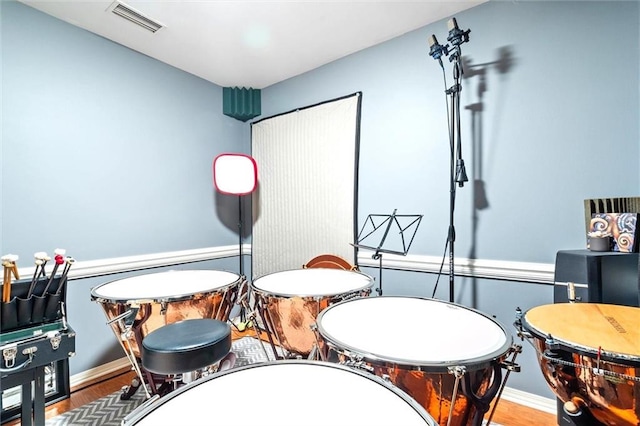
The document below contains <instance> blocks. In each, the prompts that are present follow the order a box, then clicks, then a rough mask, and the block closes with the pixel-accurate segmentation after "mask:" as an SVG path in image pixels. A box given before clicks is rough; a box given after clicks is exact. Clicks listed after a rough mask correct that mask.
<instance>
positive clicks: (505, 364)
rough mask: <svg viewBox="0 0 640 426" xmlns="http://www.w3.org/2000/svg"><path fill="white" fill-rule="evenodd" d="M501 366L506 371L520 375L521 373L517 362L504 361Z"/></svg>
mask: <svg viewBox="0 0 640 426" xmlns="http://www.w3.org/2000/svg"><path fill="white" fill-rule="evenodd" d="M500 365H501V366H502V368H504V369H505V370H508V371H515V372H516V373H519V372H520V365H519V364H516V363H515V362H513V361H507V360H504V361H502V363H501V364H500Z"/></svg>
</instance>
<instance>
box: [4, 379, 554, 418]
mask: <svg viewBox="0 0 640 426" xmlns="http://www.w3.org/2000/svg"><path fill="white" fill-rule="evenodd" d="M133 377H135V374H134V373H133V372H132V371H131V372H126V373H123V374H120V375H118V376H116V377H112V378H110V379H107V380H104V381H101V382H98V383H95V384H93V385H91V386H88V387H85V388H84V389H79V390H75V391H73V392H72V393H71V397H70V398H68V399H66V400H64V401H61V402H58V403H56V404H52V405H50V406H49V407H47V410H46V418H47V419H50V418H52V417H55V416H57V415H59V414H62V413H64V412H65V411H69V410H73V409H74V408H77V407H80V406H82V405H84V404H87V403H89V402H91V401H94V400H96V399H99V398H102V397H103V396H107V395H109V394H111V393H113V392H116V391H118V390H120V389H122V387H123V386H127V385H129V384H130V383H131V379H132V378H133ZM492 421H493V422H495V423H499V424H501V425H504V426H529V425H532V424H534V425H537V426H557V422H556V416H555V415H553V414H549V413H545V412H542V411H538V410H534V409H532V408H529V407H525V406H521V405H518V404H514V403H512V402H510V401H506V400H504V399H502V400H500V401H499V403H498V406H497V408H496V411H495V414H494V416H493V420H492ZM19 424H20V422H19V421H17V420H16V421H12V422H8V423H7V424H6V426H13V425H19Z"/></svg>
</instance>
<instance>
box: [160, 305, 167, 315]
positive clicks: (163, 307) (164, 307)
mask: <svg viewBox="0 0 640 426" xmlns="http://www.w3.org/2000/svg"><path fill="white" fill-rule="evenodd" d="M166 314H167V302H160V315H166Z"/></svg>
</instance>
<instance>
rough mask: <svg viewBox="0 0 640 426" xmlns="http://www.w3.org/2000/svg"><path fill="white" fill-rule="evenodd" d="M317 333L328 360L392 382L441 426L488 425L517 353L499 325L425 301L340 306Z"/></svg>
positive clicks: (323, 316) (325, 315) (383, 299)
mask: <svg viewBox="0 0 640 426" xmlns="http://www.w3.org/2000/svg"><path fill="white" fill-rule="evenodd" d="M316 328H317V333H318V339H319V341H320V342H319V346H320V349H319V353H320V355H321V357H322V359H323V360H326V361H331V362H339V363H343V364H346V365H350V366H353V367H356V368H362V369H365V370H368V371H370V372H371V373H373V374H375V375H377V376H380V377H389V379H390V380H391V382H392V383H393V384H394V385H395V386H397V387H399V388H400V389H402V390H404V391H405V392H406V393H407V394H409V395H411V396H412V397H413V398H414V399H415V400H416V401H417V402H418V403H419V404H420V405H422V406H423V407H424V408H425V409H426V411H427V412H428V413H429V414H430V415H431V416H433V418H434V419H435V420H436V421H437V422H438V423H439V424H440V425H447V424H451V425H466V424H474V425H480V424H481V423H482V419H483V416H484V414H485V413H486V412H487V410H488V408H489V404H490V403H491V401H492V400H493V399H494V397H495V396H496V394H497V391H498V390H499V388H500V386H501V384H502V383H501V382H502V373H501V368H503V365H502V364H503V361H505V360H506V358H507V356H508V355H509V354H510V353H511V352H512V344H511V343H512V340H513V339H512V337H511V335H507V333H506V330H505V328H504V327H503V326H502V325H501V324H500V323H498V322H497V321H496V320H495V319H493V318H490V317H488V316H486V315H484V314H482V313H480V312H478V311H476V310H473V309H470V308H466V307H464V306H461V305H457V304H453V303H447V302H442V301H439V300H434V299H427V298H419V297H396V296H379V297H369V298H366V299H357V300H349V301H346V302H342V303H337V304H335V305H333V306H330V307H329V308H327V309H325V310H324V311H323V312H321V313H320V315H319V316H318V321H317V327H316ZM449 417H451V422H450V423H449Z"/></svg>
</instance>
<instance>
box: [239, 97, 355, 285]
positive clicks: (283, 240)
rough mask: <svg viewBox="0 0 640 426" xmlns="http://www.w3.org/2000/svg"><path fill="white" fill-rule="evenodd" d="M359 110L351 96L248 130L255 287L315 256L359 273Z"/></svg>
mask: <svg viewBox="0 0 640 426" xmlns="http://www.w3.org/2000/svg"><path fill="white" fill-rule="evenodd" d="M360 102H361V93H356V94H353V95H349V96H346V97H343V98H340V99H336V100H331V101H327V102H323V103H321V104H318V105H314V106H310V107H306V108H301V109H297V110H295V111H291V112H288V113H285V114H281V115H277V116H274V117H271V118H266V119H264V120H260V121H258V122H256V123H253V124H252V126H251V143H252V156H253V158H254V159H255V160H256V163H257V165H258V188H257V190H256V191H255V192H254V193H253V230H252V240H251V259H252V277H253V279H257V278H259V277H261V276H264V275H267V274H270V273H274V272H279V271H285V270H290V269H299V268H301V267H302V266H303V265H304V264H306V263H307V262H308V261H309V260H311V259H312V258H313V257H315V256H318V255H320V254H333V255H337V256H340V257H342V258H344V259H345V260H347V261H349V262H350V263H351V264H352V265H356V260H357V258H356V251H355V249H354V247H353V246H352V244H354V243H355V236H356V233H357V231H356V229H355V227H356V205H357V176H358V173H357V170H358V142H359V121H360Z"/></svg>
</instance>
